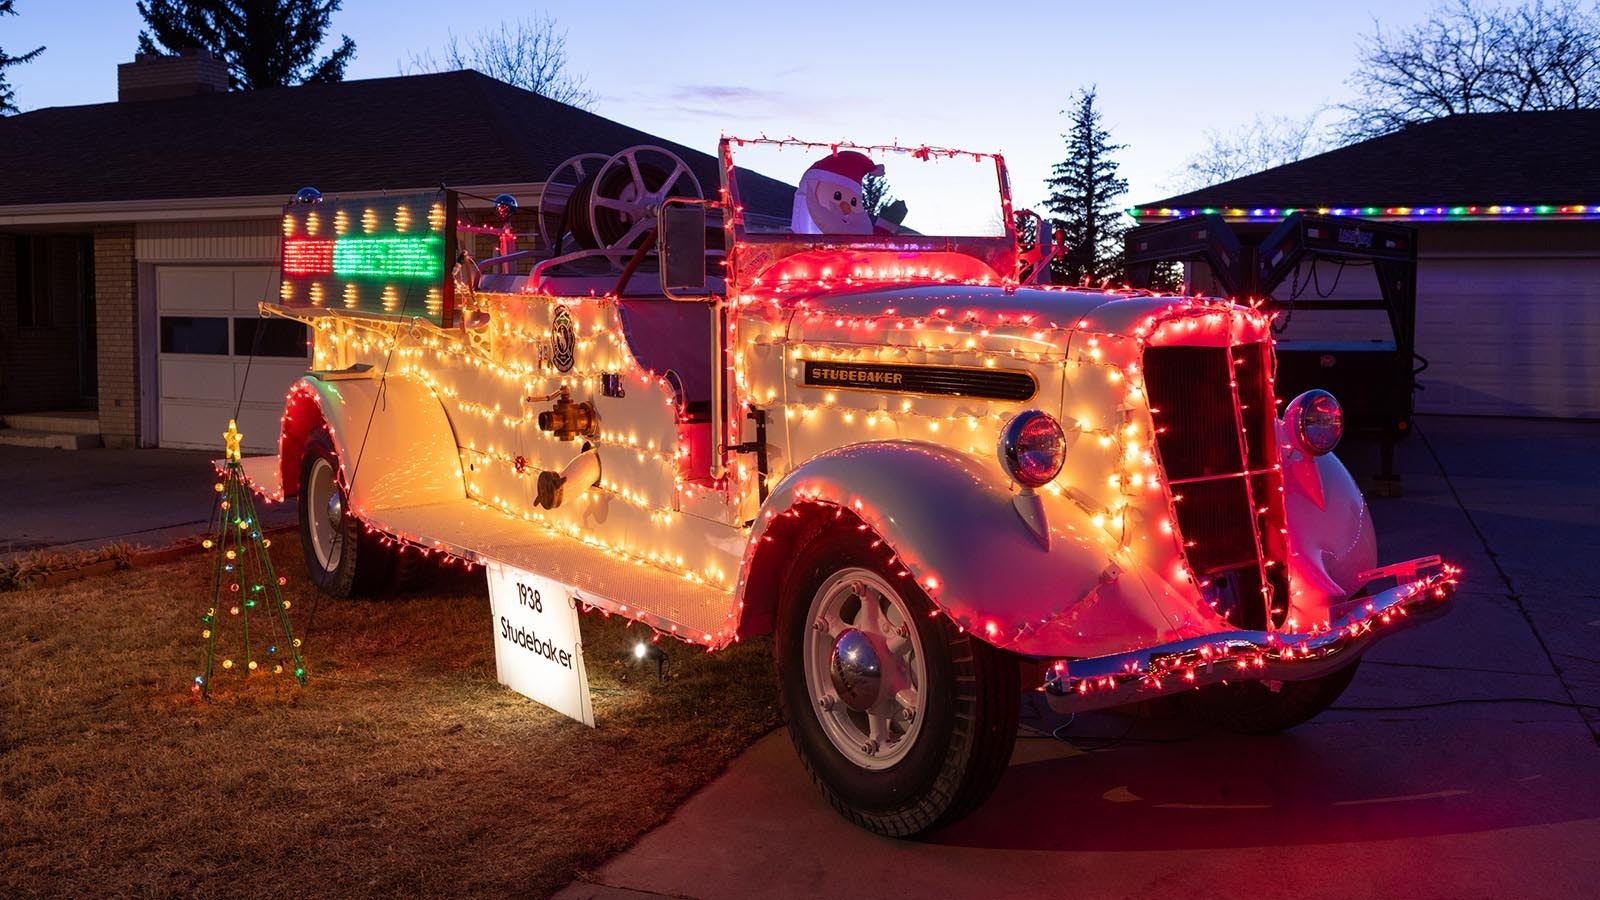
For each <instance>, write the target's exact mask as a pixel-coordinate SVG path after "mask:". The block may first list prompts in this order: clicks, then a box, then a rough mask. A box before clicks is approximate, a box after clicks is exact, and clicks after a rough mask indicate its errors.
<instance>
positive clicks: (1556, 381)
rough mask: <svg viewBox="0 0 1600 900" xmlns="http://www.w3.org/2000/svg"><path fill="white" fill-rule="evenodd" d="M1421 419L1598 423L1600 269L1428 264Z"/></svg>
mask: <svg viewBox="0 0 1600 900" xmlns="http://www.w3.org/2000/svg"><path fill="white" fill-rule="evenodd" d="M1417 352H1418V353H1420V354H1422V355H1423V356H1425V357H1427V358H1428V360H1429V361H1430V363H1431V366H1430V367H1429V368H1428V370H1427V371H1426V372H1424V373H1423V374H1422V375H1420V376H1419V377H1418V381H1419V383H1421V384H1423V385H1425V386H1426V387H1427V390H1426V391H1424V392H1421V393H1419V394H1418V395H1417V403H1416V406H1417V409H1418V410H1419V411H1423V412H1445V413H1467V414H1479V415H1523V416H1562V417H1567V416H1583V417H1595V416H1600V378H1597V368H1600V260H1596V259H1443V260H1442V259H1428V258H1426V257H1424V258H1423V259H1422V260H1421V261H1420V263H1419V266H1418V272H1417Z"/></svg>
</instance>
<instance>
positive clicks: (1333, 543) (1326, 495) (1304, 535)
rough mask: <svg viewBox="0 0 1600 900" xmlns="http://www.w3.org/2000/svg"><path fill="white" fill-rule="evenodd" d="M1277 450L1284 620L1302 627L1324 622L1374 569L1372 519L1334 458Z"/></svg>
mask: <svg viewBox="0 0 1600 900" xmlns="http://www.w3.org/2000/svg"><path fill="white" fill-rule="evenodd" d="M1280 427H1281V423H1280ZM1280 446H1283V447H1284V448H1285V449H1284V451H1283V496H1284V515H1285V517H1286V518H1287V519H1288V526H1289V535H1288V547H1289V579H1290V595H1291V600H1290V604H1289V615H1290V617H1292V618H1294V619H1296V620H1297V621H1299V622H1301V623H1305V622H1320V621H1325V620H1327V618H1328V614H1329V611H1330V609H1331V607H1332V605H1333V604H1335V603H1338V602H1339V601H1341V600H1344V599H1345V598H1346V597H1348V596H1349V595H1350V594H1351V593H1353V592H1354V591H1355V590H1356V589H1357V588H1359V587H1361V580H1360V578H1359V577H1358V576H1359V575H1360V574H1361V573H1363V572H1366V571H1369V570H1371V569H1373V568H1375V567H1376V566H1377V564H1378V539H1377V535H1376V534H1375V533H1374V531H1373V528H1372V514H1371V513H1370V512H1369V511H1368V510H1367V501H1366V499H1365V498H1363V497H1362V496H1361V489H1360V488H1359V487H1357V486H1356V482H1355V479H1354V478H1352V477H1351V476H1350V472H1349V470H1347V469H1346V468H1345V467H1344V463H1342V462H1340V461H1339V458H1338V457H1336V456H1334V455H1333V454H1332V453H1327V454H1324V455H1322V456H1309V455H1306V454H1305V453H1302V452H1301V451H1299V450H1298V449H1294V448H1293V447H1292V446H1291V445H1290V444H1289V443H1288V442H1287V441H1284V442H1281V444H1280ZM1290 630H1291V631H1292V630H1293V627H1291V628H1290Z"/></svg>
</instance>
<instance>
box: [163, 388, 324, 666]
mask: <svg viewBox="0 0 1600 900" xmlns="http://www.w3.org/2000/svg"><path fill="white" fill-rule="evenodd" d="M223 438H224V439H225V440H226V441H227V457H226V461H225V462H224V464H223V466H222V471H221V473H220V474H221V480H220V481H218V482H216V484H214V485H213V489H214V490H215V491H216V492H217V494H219V495H220V496H219V498H218V500H217V506H216V512H215V513H214V514H213V517H212V523H211V532H210V537H208V538H206V539H205V540H204V541H202V542H201V546H202V547H204V548H205V549H207V550H212V551H215V554H216V568H215V572H214V577H213V579H212V591H211V605H210V606H209V607H207V609H206V612H205V615H204V616H201V618H200V622H201V626H202V627H201V631H200V638H201V639H202V640H203V641H205V661H204V664H203V667H202V670H201V673H200V674H199V675H196V676H195V678H194V683H193V685H191V686H190V690H191V691H193V692H194V693H195V694H198V695H199V696H200V697H209V696H210V692H211V687H212V677H213V674H214V672H215V668H216V663H217V659H218V657H219V656H221V662H222V668H223V670H224V671H237V672H239V673H240V674H242V675H244V676H249V675H253V674H255V673H256V672H257V671H269V672H271V673H272V674H275V675H281V674H283V672H284V671H285V668H286V667H287V669H288V671H289V672H290V673H291V674H292V675H293V676H294V678H295V680H296V681H298V682H299V683H300V684H305V683H306V667H305V662H304V660H303V659H302V658H301V656H300V639H299V638H297V637H295V636H294V629H293V628H291V627H290V624H289V606H290V602H289V601H288V600H286V599H284V597H283V590H282V588H283V585H285V584H286V583H287V579H285V578H283V577H282V576H279V575H277V574H276V573H275V572H274V571H273V568H272V557H271V556H270V555H269V554H268V553H267V550H268V549H269V548H271V546H272V540H271V539H270V538H267V537H264V536H263V535H262V534H261V522H260V519H259V518H258V517H257V515H256V508H255V499H254V496H253V495H254V491H252V490H251V488H250V487H249V485H248V483H247V479H246V477H245V475H244V471H243V468H242V466H241V464H240V462H241V454H240V449H239V448H240V444H241V442H242V441H243V435H241V434H240V433H239V429H238V426H237V425H235V424H234V422H233V421H231V420H230V421H229V422H228V430H227V431H226V432H225V433H224V434H223ZM252 619H255V620H258V621H259V622H260V624H258V625H257V627H256V630H257V634H258V638H257V640H256V641H255V643H252V641H251V636H250V623H251V621H252ZM225 627H227V628H230V629H233V628H236V629H237V635H236V637H235V636H232V635H230V638H229V640H228V641H227V642H226V643H220V644H219V636H220V633H221V632H222V631H223V629H224V628H225ZM219 645H220V649H219ZM263 645H264V649H265V651H266V652H265V653H259V652H257V651H258V649H259V648H262V647H263Z"/></svg>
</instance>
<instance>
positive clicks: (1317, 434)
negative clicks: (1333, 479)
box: [1283, 390, 1344, 456]
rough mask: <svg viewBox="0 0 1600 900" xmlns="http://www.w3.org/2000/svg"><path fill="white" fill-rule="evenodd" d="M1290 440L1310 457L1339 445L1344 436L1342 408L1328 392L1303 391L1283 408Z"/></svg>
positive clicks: (1284, 421) (1284, 424)
mask: <svg viewBox="0 0 1600 900" xmlns="http://www.w3.org/2000/svg"><path fill="white" fill-rule="evenodd" d="M1283 426H1284V430H1285V431H1287V432H1288V434H1289V439H1290V440H1292V441H1293V442H1294V443H1295V446H1297V447H1298V448H1299V449H1300V450H1301V451H1303V452H1305V453H1306V454H1308V455H1310V456H1321V455H1323V454H1325V453H1328V452H1330V451H1332V450H1333V448H1334V447H1337V446H1339V438H1341V437H1343V436H1344V410H1343V409H1340V408H1339V401H1338V400H1336V399H1334V396H1333V395H1332V394H1330V393H1328V392H1327V391H1322V390H1315V391H1306V392H1305V393H1304V394H1301V395H1300V396H1298V397H1296V398H1294V399H1293V400H1290V401H1289V405H1288V406H1287V407H1286V408H1285V409H1284V410H1283Z"/></svg>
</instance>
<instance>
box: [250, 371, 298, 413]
mask: <svg viewBox="0 0 1600 900" xmlns="http://www.w3.org/2000/svg"><path fill="white" fill-rule="evenodd" d="M305 373H306V364H305V363H304V362H294V363H282V362H276V361H274V362H263V361H262V360H260V359H257V360H256V361H255V365H254V366H252V367H251V369H250V375H249V377H248V378H247V379H245V381H244V401H245V402H246V403H268V404H276V405H277V406H278V412H280V413H281V412H283V402H284V397H285V396H287V395H288V393H289V387H290V386H291V385H293V384H294V382H295V381H296V379H298V378H299V377H300V376H301V375H304V374H305Z"/></svg>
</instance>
